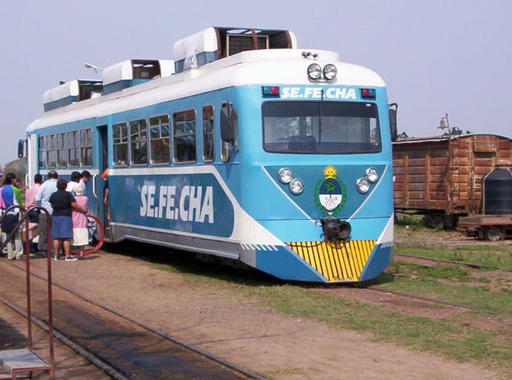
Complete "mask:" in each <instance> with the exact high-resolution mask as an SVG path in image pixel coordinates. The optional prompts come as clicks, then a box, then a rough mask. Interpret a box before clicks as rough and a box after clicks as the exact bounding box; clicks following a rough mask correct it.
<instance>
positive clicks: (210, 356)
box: [7, 262, 267, 380]
mask: <svg viewBox="0 0 512 380" xmlns="http://www.w3.org/2000/svg"><path fill="white" fill-rule="evenodd" d="M7 264H9V265H11V266H13V267H15V268H17V269H19V270H23V269H22V268H20V267H18V266H17V265H16V264H14V263H10V262H7ZM31 274H32V275H33V276H35V277H37V278H39V279H41V280H43V281H47V279H46V278H45V277H44V276H41V275H39V274H37V273H33V272H32V273H31ZM53 286H56V287H57V288H60V289H62V290H65V291H67V292H69V293H71V294H73V295H75V296H77V297H78V298H81V299H82V300H84V301H86V302H89V303H90V304H92V305H94V306H96V307H99V308H100V309H103V310H105V311H108V312H109V313H112V314H114V315H117V316H118V317H120V318H122V319H125V320H127V321H129V322H131V323H133V324H134V325H137V326H139V327H141V328H143V329H144V330H147V331H149V332H152V333H153V334H156V335H158V336H160V337H161V338H164V339H166V340H168V341H170V342H173V343H175V344H177V345H179V346H181V347H183V348H185V349H187V350H189V351H192V352H195V353H196V354H199V355H201V356H203V357H205V358H207V359H209V360H211V361H213V362H215V363H217V364H220V365H222V366H224V367H226V368H229V369H231V370H232V371H235V372H237V373H240V374H242V375H244V376H246V377H248V378H250V379H257V380H267V379H266V378H265V377H262V376H260V375H258V374H256V373H253V372H251V371H249V370H246V369H245V368H242V367H239V366H237V365H236V364H233V363H230V362H228V361H226V360H224V359H221V358H220V357H218V356H216V355H214V354H211V353H209V352H207V351H204V350H202V349H200V348H198V347H195V346H193V345H190V344H188V343H185V342H184V341H182V340H181V339H178V338H176V337H174V336H172V335H169V334H167V333H165V332H163V331H161V330H159V329H156V328H154V327H151V326H149V325H147V324H145V323H144V322H141V321H138V320H136V319H134V318H132V317H129V316H127V315H125V314H123V313H121V312H120V311H117V310H115V309H113V308H111V307H109V306H107V305H104V304H102V303H100V302H98V301H95V300H94V299H92V298H90V297H88V296H85V295H83V294H81V293H79V292H78V291H76V290H74V289H71V288H69V287H67V286H65V285H61V284H59V283H58V282H55V281H54V282H53Z"/></svg>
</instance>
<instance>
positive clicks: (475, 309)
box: [361, 286, 489, 312]
mask: <svg viewBox="0 0 512 380" xmlns="http://www.w3.org/2000/svg"><path fill="white" fill-rule="evenodd" d="M361 289H366V290H371V291H375V292H380V293H389V294H394V295H396V296H400V297H407V298H413V299H417V300H420V301H426V302H431V303H437V304H441V305H447V306H452V307H458V308H461V309H468V310H474V311H481V312H489V310H485V309H482V308H481V307H478V306H470V305H463V304H460V303H455V302H449V301H443V300H438V299H436V298H430V297H425V296H420V295H417V294H411V293H404V292H399V291H396V290H390V289H386V288H375V287H372V286H367V287H362V288H361Z"/></svg>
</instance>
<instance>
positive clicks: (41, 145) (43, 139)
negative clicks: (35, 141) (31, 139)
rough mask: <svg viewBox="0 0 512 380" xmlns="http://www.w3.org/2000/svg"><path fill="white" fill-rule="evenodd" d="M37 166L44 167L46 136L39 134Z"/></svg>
mask: <svg viewBox="0 0 512 380" xmlns="http://www.w3.org/2000/svg"><path fill="white" fill-rule="evenodd" d="M37 160H38V166H39V168H43V169H44V168H46V136H39V152H38V158H37Z"/></svg>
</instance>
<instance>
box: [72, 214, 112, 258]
mask: <svg viewBox="0 0 512 380" xmlns="http://www.w3.org/2000/svg"><path fill="white" fill-rule="evenodd" d="M87 230H88V232H89V244H88V245H86V246H85V247H84V250H83V252H80V251H79V250H78V249H77V247H73V249H72V250H71V253H72V254H73V255H78V256H80V255H83V256H87V255H90V254H91V253H94V252H96V251H98V250H100V249H101V247H102V246H103V242H104V240H105V226H103V223H102V222H101V220H99V219H98V218H97V217H95V216H94V215H89V214H87Z"/></svg>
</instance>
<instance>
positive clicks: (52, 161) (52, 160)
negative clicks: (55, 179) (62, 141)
mask: <svg viewBox="0 0 512 380" xmlns="http://www.w3.org/2000/svg"><path fill="white" fill-rule="evenodd" d="M46 138H47V142H48V151H47V157H48V158H47V161H46V162H47V163H48V168H56V167H57V142H56V137H55V135H50V136H47V137H46Z"/></svg>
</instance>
